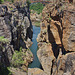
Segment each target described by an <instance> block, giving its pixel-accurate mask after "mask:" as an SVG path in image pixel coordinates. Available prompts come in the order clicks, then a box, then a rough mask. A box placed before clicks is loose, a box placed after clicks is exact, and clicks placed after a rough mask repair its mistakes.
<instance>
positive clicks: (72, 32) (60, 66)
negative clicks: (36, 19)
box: [34, 0, 75, 75]
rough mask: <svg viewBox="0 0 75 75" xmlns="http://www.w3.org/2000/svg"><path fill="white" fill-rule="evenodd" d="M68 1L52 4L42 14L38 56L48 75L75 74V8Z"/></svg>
mask: <svg viewBox="0 0 75 75" xmlns="http://www.w3.org/2000/svg"><path fill="white" fill-rule="evenodd" d="M67 1H68V0H66V1H63V0H61V2H60V1H58V2H56V4H55V3H50V4H48V5H46V6H45V8H44V9H43V12H42V24H41V26H40V27H41V32H40V34H39V35H38V38H37V41H38V47H39V50H38V51H37V56H38V58H39V61H40V63H41V65H42V68H43V71H44V72H45V73H46V74H47V75H74V74H75V67H74V65H75V6H74V3H68V2H67ZM34 75H37V74H34ZM41 75H43V74H41Z"/></svg>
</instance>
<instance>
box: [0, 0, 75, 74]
mask: <svg viewBox="0 0 75 75" xmlns="http://www.w3.org/2000/svg"><path fill="white" fill-rule="evenodd" d="M51 1H52V2H51V3H49V4H47V5H46V6H45V7H44V9H43V11H42V20H40V21H41V24H40V28H41V31H40V33H39V29H38V30H37V27H35V26H34V27H33V28H32V23H31V20H34V19H35V16H37V17H38V18H39V16H38V15H36V14H35V16H34V17H33V16H32V17H33V18H32V19H31V18H30V11H29V4H28V3H27V2H26V1H24V2H22V1H21V2H20V1H19V2H18V1H17V2H15V3H8V2H7V3H5V4H0V75H75V0H57V1H56V0H51ZM31 15H33V14H31ZM34 21H35V20H34ZM34 28H36V29H34ZM34 31H36V33H34ZM37 31H38V33H39V34H38V37H37V36H36V35H35V34H37ZM33 34H34V35H33ZM32 36H36V37H37V42H38V50H37V52H36V51H34V52H36V53H37V55H35V56H36V58H37V56H38V59H39V62H40V64H41V66H42V67H41V68H38V67H34V68H28V65H29V63H31V62H32V61H34V60H33V59H35V56H34V55H33V54H32V52H31V51H30V49H29V47H30V46H31V45H32V42H33V43H34V42H35V41H36V37H34V38H33V39H34V40H33V39H32ZM37 42H36V43H34V45H33V46H32V47H33V48H32V49H33V50H35V48H34V47H36V49H37V46H35V45H37ZM34 54H35V53H34ZM33 65H34V64H33ZM35 66H36V63H35ZM37 66H38V65H37ZM7 67H10V71H11V72H12V73H10V74H7V72H5V69H4V68H7ZM1 72H2V73H1ZM4 72H5V73H4Z"/></svg>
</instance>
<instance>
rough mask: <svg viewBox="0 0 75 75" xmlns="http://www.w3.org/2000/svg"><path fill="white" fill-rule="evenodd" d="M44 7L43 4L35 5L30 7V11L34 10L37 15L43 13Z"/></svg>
mask: <svg viewBox="0 0 75 75" xmlns="http://www.w3.org/2000/svg"><path fill="white" fill-rule="evenodd" d="M43 8H44V6H43V4H42V3H35V4H32V5H30V10H34V11H35V12H37V14H40V13H42V10H43Z"/></svg>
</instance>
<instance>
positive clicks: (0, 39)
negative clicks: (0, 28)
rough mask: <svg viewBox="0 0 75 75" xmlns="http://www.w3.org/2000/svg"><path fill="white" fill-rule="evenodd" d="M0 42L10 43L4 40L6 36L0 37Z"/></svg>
mask: <svg viewBox="0 0 75 75" xmlns="http://www.w3.org/2000/svg"><path fill="white" fill-rule="evenodd" d="M0 42H4V43H5V42H9V41H8V39H6V38H4V36H0Z"/></svg>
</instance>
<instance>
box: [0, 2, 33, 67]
mask: <svg viewBox="0 0 75 75" xmlns="http://www.w3.org/2000/svg"><path fill="white" fill-rule="evenodd" d="M32 34H33V31H32V24H31V20H30V11H29V7H28V6H27V4H26V2H23V3H22V2H16V3H14V4H12V3H6V4H0V38H1V39H0V66H2V65H1V64H3V66H9V65H10V63H11V60H12V56H13V54H14V51H15V50H18V51H19V50H20V47H22V48H23V50H24V49H28V48H29V47H30V46H31V44H32V42H31V39H32ZM3 39H4V40H3ZM24 52H26V55H27V58H26V59H25V61H26V64H27V65H26V66H28V63H30V62H31V61H32V59H33V57H32V53H31V52H30V51H27V50H24ZM27 60H28V61H27Z"/></svg>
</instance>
